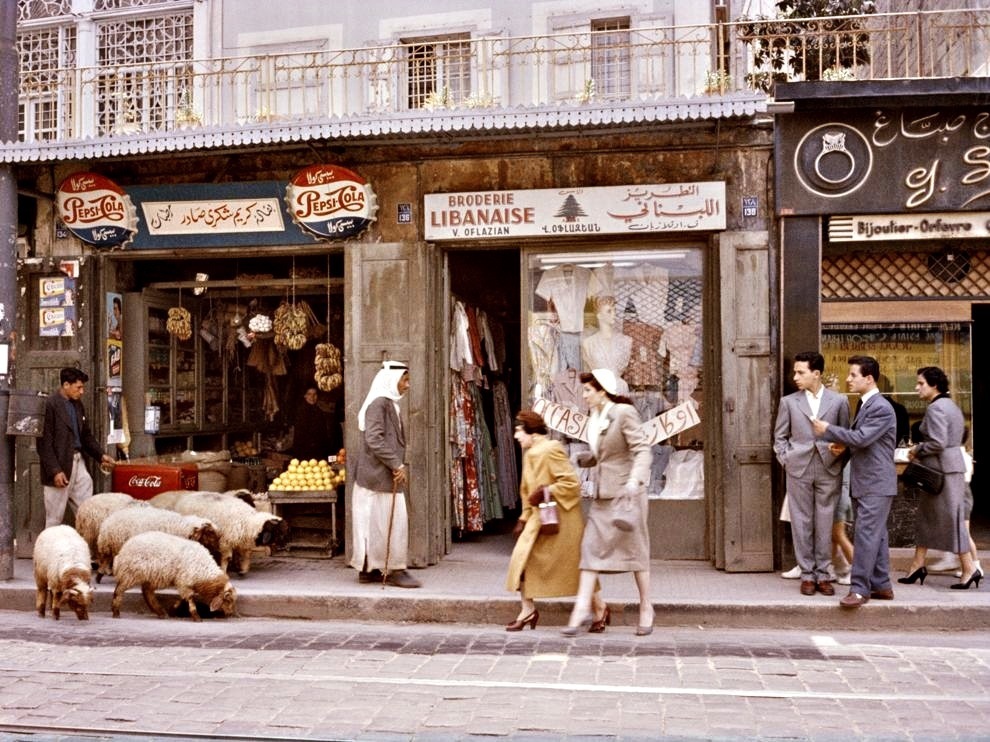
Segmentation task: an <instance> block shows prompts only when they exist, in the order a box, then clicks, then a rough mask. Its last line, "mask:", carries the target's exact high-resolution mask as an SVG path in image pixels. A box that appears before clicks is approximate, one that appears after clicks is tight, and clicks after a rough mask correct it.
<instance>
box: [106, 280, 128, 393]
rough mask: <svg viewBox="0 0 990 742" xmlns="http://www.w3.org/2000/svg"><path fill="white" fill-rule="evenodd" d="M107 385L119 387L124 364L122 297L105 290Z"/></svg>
mask: <svg viewBox="0 0 990 742" xmlns="http://www.w3.org/2000/svg"><path fill="white" fill-rule="evenodd" d="M106 304H107V317H106V328H107V329H106V333H107V351H106V358H107V386H108V387H119V386H121V384H122V383H123V382H122V373H123V365H124V297H123V296H121V295H120V294H115V293H113V292H109V291H108V292H107V302H106Z"/></svg>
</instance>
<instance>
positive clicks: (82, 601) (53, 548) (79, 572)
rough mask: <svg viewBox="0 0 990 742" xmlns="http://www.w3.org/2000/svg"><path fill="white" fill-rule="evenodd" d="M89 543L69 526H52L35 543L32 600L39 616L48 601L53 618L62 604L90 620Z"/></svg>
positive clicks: (91, 590) (82, 619)
mask: <svg viewBox="0 0 990 742" xmlns="http://www.w3.org/2000/svg"><path fill="white" fill-rule="evenodd" d="M91 581H92V572H91V571H90V555H89V546H87V545H86V542H85V541H84V540H83V537H82V536H80V535H79V534H78V533H77V532H76V530H75V529H74V528H72V526H51V527H49V528H46V529H45V530H43V531H42V532H41V533H39V534H38V538H37V540H36V541H35V542H34V582H35V584H36V585H37V586H38V592H37V596H36V598H35V601H34V605H35V608H36V609H37V610H38V615H39V616H40V617H41V618H44V617H45V609H46V608H47V606H48V605H49V600H51V603H50V605H51V607H52V616H53V617H54V618H55V620H56V621H58V619H59V612H60V610H61V607H62V605H63V604H65V605H67V606H68V607H69V608H71V609H72V610H74V611H75V612H76V618H78V619H79V620H80V621H88V620H89V605H90V603H91V602H92V601H93V588H92V586H91Z"/></svg>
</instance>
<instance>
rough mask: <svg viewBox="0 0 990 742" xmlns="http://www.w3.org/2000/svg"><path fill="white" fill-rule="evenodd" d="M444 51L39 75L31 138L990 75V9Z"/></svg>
mask: <svg viewBox="0 0 990 742" xmlns="http://www.w3.org/2000/svg"><path fill="white" fill-rule="evenodd" d="M606 35H607V36H606ZM413 47H415V49H413ZM455 47H456V48H455ZM433 48H435V53H434V54H432V56H431V54H424V44H423V43H422V42H421V41H420V42H417V43H416V44H415V45H402V44H398V45H393V46H382V47H367V48H356V49H341V50H333V51H314V52H306V53H287V54H272V55H263V56H250V57H228V58H221V59H206V60H188V61H181V62H168V63H161V64H146V65H133V66H119V67H112V68H107V67H100V68H76V69H50V70H41V71H32V73H30V74H23V75H22V77H21V87H20V102H21V108H20V115H21V131H22V139H27V140H32V141H34V140H62V139H73V138H79V137H94V136H95V137H101V136H113V135H120V134H133V133H138V132H147V133H151V132H163V131H170V130H182V129H186V128H188V127H198V126H204V127H215V126H224V127H229V126H236V125H247V124H255V123H262V122H273V121H280V122H293V121H314V120H327V119H332V118H343V117H355V116H364V117H377V118H383V117H390V116H397V115H409V112H410V111H412V112H413V113H414V114H415V113H416V112H419V113H422V114H424V115H427V114H429V115H433V114H434V113H435V112H436V111H438V110H454V111H462V112H464V111H470V110H472V109H491V110H505V109H512V108H516V107H528V106H549V107H562V106H567V105H585V104H593V105H614V104H621V103H626V104H642V103H650V102H653V103H658V104H659V103H664V102H670V101H674V100H678V99H684V98H693V97H699V96H712V95H724V94H733V93H737V92H743V91H746V92H749V93H750V94H751V93H752V92H753V90H762V91H765V92H767V93H772V83H773V81H774V80H775V79H790V80H805V79H807V80H815V79H840V80H841V79H859V80H885V79H904V78H940V77H954V76H970V77H979V76H990V11H987V10H958V11H937V12H935V11H932V12H916V13H891V14H877V15H866V16H856V17H846V18H843V19H809V20H806V21H794V20H790V21H788V22H787V24H786V25H782V24H781V23H780V22H779V21H753V22H741V21H737V22H733V23H716V24H710V25H699V26H657V27H650V28H630V29H628V31H623V32H622V33H618V34H617V33H616V32H615V30H614V29H612V30H608V31H603V32H592V31H590V30H589V31H587V32H584V33H564V34H551V35H545V36H523V37H503V36H492V37H481V38H473V39H463V38H461V37H457V38H456V40H451V41H444V40H443V39H439V40H437V41H436V42H435V43H434V44H433ZM761 51H762V52H763V54H762V55H760V54H759V53H760V52H761ZM455 53H456V56H455ZM452 60H455V61H456V63H452ZM602 60H606V61H605V62H604V63H603V61H602ZM424 86H425V87H424Z"/></svg>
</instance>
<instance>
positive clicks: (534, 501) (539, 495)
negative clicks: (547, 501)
mask: <svg viewBox="0 0 990 742" xmlns="http://www.w3.org/2000/svg"><path fill="white" fill-rule="evenodd" d="M544 492H546V494H547V496H548V497H550V498H551V499H552V496H551V495H550V488H549V487H537V488H536V489H535V490H533V491H532V492H530V493H529V497H528V498H527V499H528V500H529V504H530V506H532V507H534V508H535V507H539V504H540V503H541V502H543V501H544V497H543V493H544Z"/></svg>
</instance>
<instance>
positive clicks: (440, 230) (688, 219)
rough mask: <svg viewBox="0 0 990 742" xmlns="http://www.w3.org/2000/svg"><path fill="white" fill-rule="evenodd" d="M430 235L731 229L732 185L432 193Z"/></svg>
mask: <svg viewBox="0 0 990 742" xmlns="http://www.w3.org/2000/svg"><path fill="white" fill-rule="evenodd" d="M423 205H424V213H425V220H426V224H425V227H426V239H428V240H471V239H492V238H499V237H513V238H516V237H565V236H568V237H573V236H575V235H581V234H640V233H650V232H691V231H710V230H720V229H725V183H724V182H721V181H712V182H703V183H664V184H657V185H630V186H608V187H601V188H598V187H592V188H559V189H558V188H543V189H534V190H525V191H477V192H464V193H428V194H427V195H426V196H424V197H423Z"/></svg>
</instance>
